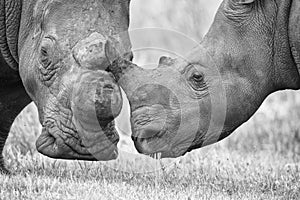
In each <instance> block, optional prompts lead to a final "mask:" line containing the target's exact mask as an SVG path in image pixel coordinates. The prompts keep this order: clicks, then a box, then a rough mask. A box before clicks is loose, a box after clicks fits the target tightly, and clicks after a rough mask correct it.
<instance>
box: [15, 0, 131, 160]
mask: <svg viewBox="0 0 300 200" xmlns="http://www.w3.org/2000/svg"><path fill="white" fill-rule="evenodd" d="M32 2H33V1H32ZM23 7H24V8H23V9H24V10H27V13H26V15H25V16H24V17H23V16H22V22H21V24H22V25H21V28H20V30H21V32H20V34H21V36H20V41H21V42H20V48H19V49H20V51H19V55H20V74H21V78H22V80H23V82H24V85H25V88H26V90H27V92H28V93H29V95H30V96H31V98H32V99H33V101H34V102H35V103H36V105H37V107H38V111H39V117H40V122H41V124H42V126H43V130H42V134H41V136H40V137H39V139H38V140H37V143H36V145H37V149H38V151H39V152H41V153H43V154H45V155H47V156H50V157H53V158H62V159H82V160H111V159H115V158H116V156H117V143H118V140H119V137H118V135H117V132H116V130H115V128H114V122H113V119H114V118H115V117H116V116H117V115H118V114H119V112H120V110H121V107H122V97H121V93H120V89H119V86H118V85H117V84H116V82H115V80H114V78H113V76H112V75H111V74H110V73H107V72H105V71H103V69H105V68H106V67H107V65H108V61H107V59H106V57H105V55H104V49H105V44H106V43H107V41H110V42H112V43H114V45H116V46H117V48H118V51H120V52H122V55H124V56H125V57H126V56H127V57H128V58H129V59H130V55H131V53H130V48H131V46H130V41H129V37H128V34H127V29H128V23H129V22H128V20H129V10H128V9H129V0H125V1H123V0H111V1H106V0H97V1H95V0H64V1H63V0H51V1H46V0H39V1H37V3H36V4H35V5H31V4H30V3H27V4H24V6H23ZM29 11H32V13H30V12H29ZM127 52H129V53H127Z"/></svg>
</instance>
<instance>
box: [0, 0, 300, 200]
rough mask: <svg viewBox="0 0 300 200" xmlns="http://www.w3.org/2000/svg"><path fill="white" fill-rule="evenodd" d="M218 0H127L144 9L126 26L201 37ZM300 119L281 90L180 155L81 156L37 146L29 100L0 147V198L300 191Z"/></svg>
mask: <svg viewBox="0 0 300 200" xmlns="http://www.w3.org/2000/svg"><path fill="white" fill-rule="evenodd" d="M219 2H220V0H214V1H209V2H208V1H204V0H180V1H179V0H178V1H175V0H152V1H132V16H143V17H132V20H131V28H132V29H134V28H137V27H146V26H155V27H164V28H169V29H175V30H177V31H180V32H183V33H185V34H187V35H189V36H191V37H193V38H199V37H201V36H202V35H203V33H204V32H205V31H206V30H207V27H208V25H209V23H210V21H211V17H212V16H213V13H214V12H215V8H216V5H217V4H218V3H219ZM174 8H176V10H178V11H180V12H173V11H172V10H174ZM195 13H199V16H198V18H197V20H192V19H195V17H196V16H195ZM192 15H194V16H192ZM191 22H192V23H191ZM195 27H201V30H200V28H199V29H197V30H195V29H196V28H195ZM160 40H161V42H164V41H166V38H163V37H162V38H160ZM148 56H149V57H151V56H150V55H148ZM153 59H156V60H151V61H150V62H152V61H153V62H157V59H158V58H153ZM137 60H145V59H144V58H142V57H137ZM146 60H147V59H146ZM147 62H149V60H147ZM299 119H300V95H299V94H297V93H296V92H291V91H286V92H279V93H276V94H273V95H271V96H270V97H269V98H268V99H267V100H266V101H265V102H264V104H263V105H262V107H261V108H260V109H259V111H258V112H257V113H256V114H255V116H253V118H252V119H251V120H250V121H249V122H247V123H246V124H244V125H243V126H242V127H241V128H239V129H238V130H237V131H236V132H235V133H233V134H232V135H231V136H230V137H229V138H228V139H225V140H224V141H222V142H220V143H218V144H215V145H211V146H208V147H205V148H203V149H199V150H196V151H193V152H191V153H189V154H187V155H186V156H184V157H181V158H178V159H173V160H165V159H163V160H160V161H156V160H152V159H151V158H148V157H145V156H142V155H137V154H128V153H127V154H126V152H122V154H121V156H120V158H119V159H118V160H116V161H113V162H81V161H63V160H54V159H50V158H47V157H44V156H42V155H41V154H39V153H37V151H36V149H35V141H36V138H37V137H38V135H39V134H40V129H41V128H40V125H39V123H38V116H37V111H36V108H35V106H34V105H30V106H28V107H27V108H26V109H24V111H23V112H22V113H21V114H20V115H19V116H18V118H17V119H16V121H15V123H14V125H13V128H12V130H11V133H10V136H9V139H8V141H7V144H6V147H5V151H4V156H5V162H6V165H7V167H8V168H9V169H10V170H11V172H12V173H13V175H12V176H4V175H0V199H1V200H2V199H16V200H18V199H43V200H44V199H51V200H52V199H101V200H105V199H109V200H110V199H121V200H123V199H126V200H127V199H134V200H139V199H163V200H165V199H166V200H168V199H172V200H175V199H186V200H193V199H195V200H198V199H300V124H299ZM130 145H131V146H130ZM120 148H121V149H132V143H129V141H127V140H123V141H122V142H121V145H120Z"/></svg>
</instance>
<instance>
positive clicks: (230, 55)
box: [108, 0, 300, 157]
mask: <svg viewBox="0 0 300 200" xmlns="http://www.w3.org/2000/svg"><path fill="white" fill-rule="evenodd" d="M299 4H300V3H299V1H293V5H292V2H291V1H280V0H274V1H267V0H249V1H242V0H224V2H223V3H222V4H221V6H220V8H219V10H218V12H217V14H216V17H215V20H214V23H213V24H212V26H211V28H210V30H209V32H208V33H207V35H206V36H205V37H204V39H203V40H202V41H201V43H200V45H199V46H198V47H196V48H195V49H194V50H193V51H192V52H191V53H190V54H188V55H187V56H186V57H185V59H181V58H177V59H171V58H166V57H162V58H161V59H160V61H159V65H158V68H156V69H153V70H146V69H142V68H140V67H138V66H136V65H134V64H132V63H130V62H128V61H126V60H123V59H116V58H117V57H118V56H117V55H116V54H114V53H111V52H113V51H110V52H108V55H110V58H111V59H112V58H115V61H114V62H113V64H112V65H111V66H110V67H109V69H108V71H111V72H113V74H114V75H115V76H116V78H117V79H118V83H119V84H120V85H121V87H122V88H123V89H124V91H125V92H126V94H127V97H128V99H129V102H130V105H131V111H132V116H131V126H132V131H133V137H132V138H133V140H134V142H135V146H136V148H137V149H138V151H139V152H141V153H144V154H153V153H162V157H178V156H181V155H184V154H185V153H186V152H188V151H191V150H193V149H196V148H201V147H203V146H205V145H208V144H212V143H215V142H217V141H219V140H221V139H223V138H225V137H227V136H228V135H230V134H231V133H232V132H233V131H234V130H235V129H236V128H237V127H239V126H240V125H241V124H243V123H244V122H245V121H247V120H248V119H249V118H250V117H251V116H252V115H253V114H254V113H255V111H256V110H257V109H258V108H259V106H260V105H261V103H262V102H263V100H264V99H265V98H266V97H267V96H268V95H269V94H271V93H272V92H275V91H278V90H282V89H299V88H300V78H299V72H298V70H297V65H298V68H299V66H300V62H299V55H300V54H299V53H300V52H299V49H300V46H299V41H300V35H299V32H300V31H299V30H300V29H299V28H300V27H299V24H300V21H299V15H300V6H299ZM291 7H292V9H291ZM290 16H291V17H290ZM290 23H293V24H290ZM289 27H290V29H291V28H293V29H296V30H294V31H293V34H294V35H292V34H290V35H289ZM295 27H297V28H295ZM295 37H296V38H295ZM112 49H113V48H112ZM112 60H113V59H112Z"/></svg>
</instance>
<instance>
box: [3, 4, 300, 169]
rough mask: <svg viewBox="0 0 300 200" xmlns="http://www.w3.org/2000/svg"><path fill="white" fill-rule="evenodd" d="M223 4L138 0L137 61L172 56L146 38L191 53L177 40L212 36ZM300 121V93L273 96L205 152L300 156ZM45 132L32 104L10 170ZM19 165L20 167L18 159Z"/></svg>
mask: <svg viewBox="0 0 300 200" xmlns="http://www.w3.org/2000/svg"><path fill="white" fill-rule="evenodd" d="M220 2H221V1H220V0H210V1H207V0H206V1H205V0H151V1H145V0H132V3H131V17H130V18H131V24H130V30H131V39H132V43H133V49H136V50H135V52H134V54H135V60H134V62H136V63H138V64H140V65H149V66H146V67H153V66H154V65H155V63H157V62H158V58H159V57H160V56H161V55H164V54H166V53H167V52H157V51H155V52H151V50H150V51H149V52H147V51H145V50H143V51H139V41H140V40H141V39H142V40H143V42H144V43H143V45H145V44H146V43H147V42H149V45H151V44H152V43H153V39H151V38H155V42H156V44H159V45H160V46H161V48H164V49H171V50H172V52H175V54H176V53H178V54H181V53H184V52H185V51H188V48H191V47H192V45H193V44H194V43H193V42H191V43H189V44H183V43H179V42H177V41H176V40H175V41H174V40H173V38H175V37H176V35H181V36H182V37H186V38H189V39H187V40H186V41H191V39H192V40H193V41H194V42H195V41H200V40H201V38H202V37H203V35H204V34H205V33H206V32H207V30H208V28H209V26H210V24H211V22H212V20H213V16H214V14H215V12H216V9H217V7H218V5H219V4H220ZM149 27H151V28H159V29H157V30H161V29H164V30H168V31H161V32H160V31H153V30H154V29H151V31H148V33H150V36H149V37H148V36H147V35H144V33H145V32H143V31H141V32H140V31H139V30H140V29H143V28H149ZM168 33H171V34H172V33H173V34H174V33H175V34H174V37H170V35H168ZM147 39H148V40H147ZM187 43H188V42H187ZM167 54H168V53H167ZM171 54H173V53H171ZM149 63H150V64H149ZM151 63H153V66H152V64H151ZM124 112H125V113H126V111H124ZM299 119H300V92H295V91H282V92H277V93H275V94H272V95H270V96H269V97H268V98H267V99H266V100H265V102H264V103H263V105H262V106H261V107H260V109H259V110H258V111H257V113H256V114H255V115H254V116H253V117H252V118H251V120H249V121H248V122H247V123H245V124H244V125H243V126H241V127H240V128H239V129H238V130H237V131H236V132H235V133H233V134H232V135H231V136H230V137H229V138H227V139H225V140H224V141H222V142H220V143H218V144H216V145H211V146H209V147H206V148H205V149H206V151H207V150H209V151H217V152H222V151H224V149H226V151H238V152H241V153H245V154H247V153H248V154H254V153H256V152H271V154H273V153H274V154H275V153H278V154H282V155H284V156H285V155H292V156H295V157H296V156H298V155H299V154H300V133H299V130H300V123H299ZM40 129H41V127H40V124H39V122H38V115H37V110H36V107H35V105H33V104H31V105H29V106H28V107H27V108H26V109H24V111H23V112H22V113H21V114H20V115H19V116H18V118H17V119H16V121H15V123H14V125H13V128H12V130H11V133H10V136H9V139H8V141H7V145H6V147H5V157H6V161H7V163H8V164H9V165H10V166H12V165H14V164H13V163H14V160H13V159H18V156H13V155H16V154H18V155H28V154H29V155H33V154H36V149H35V141H36V138H37V137H38V135H39V134H40ZM125 129H126V128H125ZM125 132H126V130H125ZM126 134H127V135H128V133H126ZM126 134H125V135H126ZM120 148H123V149H129V151H134V150H133V149H132V148H133V146H132V143H131V142H130V141H128V140H126V139H125V140H122V141H121V143H120ZM203 151H205V150H201V149H200V150H196V151H193V152H192V153H191V156H194V155H196V154H201V153H203ZM267 155H269V154H266V156H267ZM16 163H17V164H20V163H18V162H17V161H16Z"/></svg>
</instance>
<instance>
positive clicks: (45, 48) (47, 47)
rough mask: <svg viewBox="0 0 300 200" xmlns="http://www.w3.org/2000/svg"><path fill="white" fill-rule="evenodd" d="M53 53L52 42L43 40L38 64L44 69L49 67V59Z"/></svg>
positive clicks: (46, 39)
mask: <svg viewBox="0 0 300 200" xmlns="http://www.w3.org/2000/svg"><path fill="white" fill-rule="evenodd" d="M52 52H53V41H52V40H50V39H48V38H45V39H44V40H43V41H42V44H41V48H40V56H39V57H40V62H41V64H42V65H43V67H44V68H47V67H49V66H50V65H51V63H52V62H51V57H52Z"/></svg>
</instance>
